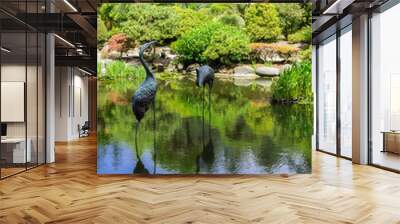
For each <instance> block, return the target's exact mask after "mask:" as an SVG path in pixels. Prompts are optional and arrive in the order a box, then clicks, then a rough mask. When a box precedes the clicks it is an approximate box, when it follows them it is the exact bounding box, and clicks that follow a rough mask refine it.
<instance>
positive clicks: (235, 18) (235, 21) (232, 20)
mask: <svg viewBox="0 0 400 224" xmlns="http://www.w3.org/2000/svg"><path fill="white" fill-rule="evenodd" d="M217 21H218V22H220V23H222V24H225V25H230V26H236V27H244V26H245V24H246V23H245V21H244V19H243V18H242V17H241V16H240V15H238V14H230V13H224V14H223V15H222V16H220V17H218V19H217Z"/></svg>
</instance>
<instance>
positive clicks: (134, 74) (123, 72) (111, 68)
mask: <svg viewBox="0 0 400 224" xmlns="http://www.w3.org/2000/svg"><path fill="white" fill-rule="evenodd" d="M97 68H98V72H100V73H98V74H99V75H98V76H99V79H121V78H124V79H126V78H128V79H132V78H143V77H144V76H145V75H146V73H145V71H144V68H143V67H142V66H130V65H127V64H126V63H125V62H123V61H113V62H111V63H109V64H107V65H105V72H106V74H101V64H98V65H97Z"/></svg>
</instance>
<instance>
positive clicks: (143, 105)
mask: <svg viewBox="0 0 400 224" xmlns="http://www.w3.org/2000/svg"><path fill="white" fill-rule="evenodd" d="M155 43H156V41H151V42H148V43H145V44H143V45H142V46H141V47H140V49H139V60H140V63H142V65H143V67H144V69H145V71H146V79H145V80H144V82H143V83H142V84H141V85H140V86H139V88H138V89H137V90H136V91H135V94H134V95H133V97H132V111H133V113H134V114H135V117H136V120H137V121H138V122H137V124H136V133H135V144H136V157H137V163H136V167H135V169H134V171H133V172H134V173H149V171H148V170H147V169H146V168H145V167H144V164H143V162H142V161H141V159H140V156H139V150H138V144H137V132H138V126H139V123H140V121H141V120H142V118H143V117H144V115H145V113H146V112H147V110H149V107H150V104H153V122H154V123H153V129H154V131H155V128H156V121H155V113H156V112H155V97H156V93H157V82H156V78H155V77H154V74H153V72H152V71H151V70H150V67H149V65H148V64H147V62H146V61H145V60H144V56H143V54H144V51H145V50H146V49H147V48H149V47H150V46H152V45H153V44H155ZM154 138H155V137H154ZM154 141H155V140H154ZM154 144H155V142H154ZM154 147H155V145H154Z"/></svg>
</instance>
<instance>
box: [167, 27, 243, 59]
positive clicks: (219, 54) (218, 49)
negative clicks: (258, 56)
mask: <svg viewBox="0 0 400 224" xmlns="http://www.w3.org/2000/svg"><path fill="white" fill-rule="evenodd" d="M248 44H249V38H248V37H247V36H246V34H245V33H244V32H243V31H242V30H240V29H237V28H235V27H233V26H227V25H224V24H221V23H218V22H210V23H208V24H206V25H204V26H201V27H197V28H195V29H192V30H191V31H190V32H187V33H185V34H184V35H183V36H182V37H181V38H179V39H178V40H177V41H176V42H175V43H174V44H173V45H172V47H173V49H174V50H175V51H176V52H177V53H178V54H179V55H180V60H181V61H182V62H183V63H184V64H190V63H194V62H197V63H204V62H207V61H218V62H220V63H223V64H230V63H232V62H239V61H241V60H242V59H243V58H245V57H246V56H247V55H248V53H249V52H250V49H249V47H248Z"/></svg>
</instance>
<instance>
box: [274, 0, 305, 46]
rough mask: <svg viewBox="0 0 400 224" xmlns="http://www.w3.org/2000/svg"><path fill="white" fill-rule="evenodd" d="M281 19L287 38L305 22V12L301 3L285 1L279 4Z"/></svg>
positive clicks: (283, 31)
mask: <svg viewBox="0 0 400 224" xmlns="http://www.w3.org/2000/svg"><path fill="white" fill-rule="evenodd" d="M277 9H278V13H279V19H280V22H281V27H282V33H283V35H284V36H285V39H286V40H287V39H288V36H289V34H292V33H294V32H296V31H297V30H299V29H300V28H301V26H302V25H303V23H304V18H303V12H304V10H303V9H302V8H301V6H300V5H299V4H293V3H283V4H279V5H278V6H277Z"/></svg>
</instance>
